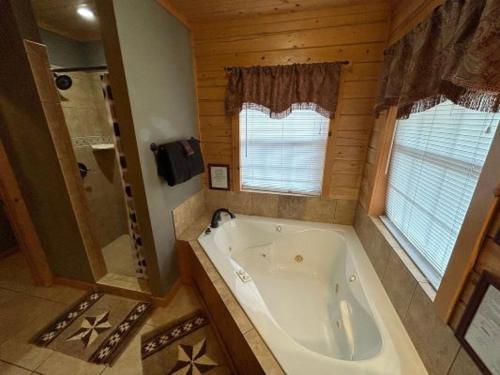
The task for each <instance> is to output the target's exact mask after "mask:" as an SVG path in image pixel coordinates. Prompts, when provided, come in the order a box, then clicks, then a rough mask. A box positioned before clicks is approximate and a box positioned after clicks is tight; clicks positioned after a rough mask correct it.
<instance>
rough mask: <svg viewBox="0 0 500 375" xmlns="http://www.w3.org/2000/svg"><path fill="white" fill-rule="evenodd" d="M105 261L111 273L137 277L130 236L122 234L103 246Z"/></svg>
mask: <svg viewBox="0 0 500 375" xmlns="http://www.w3.org/2000/svg"><path fill="white" fill-rule="evenodd" d="M102 254H103V256H104V262H105V263H106V268H107V269H108V272H109V273H114V274H117V275H123V276H131V277H136V274H135V268H134V259H133V258H132V244H131V243H130V236H129V235H128V234H122V235H121V236H120V237H118V238H116V239H114V240H113V241H111V242H110V243H109V244H107V245H106V246H104V247H103V248H102Z"/></svg>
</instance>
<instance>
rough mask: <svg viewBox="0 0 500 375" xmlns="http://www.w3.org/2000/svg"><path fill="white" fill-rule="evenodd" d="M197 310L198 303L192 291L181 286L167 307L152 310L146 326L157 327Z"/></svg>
mask: <svg viewBox="0 0 500 375" xmlns="http://www.w3.org/2000/svg"><path fill="white" fill-rule="evenodd" d="M199 308H200V303H199V302H198V299H197V297H196V295H195V293H194V291H193V290H192V289H191V288H190V287H188V286H185V285H183V286H181V287H180V288H179V290H178V291H177V294H176V295H175V297H174V299H173V300H172V302H171V303H170V304H169V305H168V306H167V307H159V308H156V309H155V310H154V312H153V314H152V315H151V317H150V318H149V320H148V321H147V324H150V325H152V326H155V327H158V326H161V325H163V324H166V323H168V322H171V321H172V320H175V319H178V318H181V317H183V316H184V315H187V314H189V313H191V312H193V311H195V310H196V309H199Z"/></svg>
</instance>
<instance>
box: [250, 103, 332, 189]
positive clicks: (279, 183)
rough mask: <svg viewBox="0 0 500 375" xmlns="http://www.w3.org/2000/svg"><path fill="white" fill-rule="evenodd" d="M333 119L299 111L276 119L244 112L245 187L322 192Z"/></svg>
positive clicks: (315, 113) (255, 111) (258, 113)
mask: <svg viewBox="0 0 500 375" xmlns="http://www.w3.org/2000/svg"><path fill="white" fill-rule="evenodd" d="M328 125H329V119H328V118H326V117H324V116H322V115H320V114H318V113H317V112H314V111H310V110H295V111H293V112H292V113H291V114H290V115H288V116H287V117H285V118H284V119H279V120H277V119H272V118H270V117H269V116H268V115H266V114H265V113H262V112H260V111H257V110H253V109H244V110H242V111H241V112H240V179H241V188H242V189H243V190H262V191H273V192H281V193H294V194H304V195H320V194H321V185H322V180H323V166H324V164H325V154H326V143H327V138H328Z"/></svg>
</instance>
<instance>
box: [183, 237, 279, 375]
mask: <svg viewBox="0 0 500 375" xmlns="http://www.w3.org/2000/svg"><path fill="white" fill-rule="evenodd" d="M197 235H199V232H198V234H197ZM197 235H196V236H197ZM178 255H179V258H180V259H181V260H180V261H181V262H184V263H188V264H189V266H188V267H181V268H182V269H183V270H187V271H188V272H189V273H190V274H189V277H188V278H189V279H190V280H191V283H192V284H193V286H194V287H195V289H197V290H198V292H199V294H200V295H201V297H202V299H203V300H204V302H205V305H206V307H207V310H208V312H209V313H210V315H211V317H212V320H213V321H214V324H215V327H216V328H217V330H218V332H219V334H220V335H221V337H222V338H223V340H224V343H225V345H226V348H227V350H228V352H229V354H230V355H231V358H232V360H233V363H234V365H235V367H236V368H237V370H238V371H239V373H241V374H252V375H253V374H284V372H283V370H282V369H281V367H280V365H279V364H278V362H277V361H276V359H275V358H274V356H273V354H272V353H271V351H270V350H269V348H268V347H267V345H266V343H265V342H264V340H263V339H262V337H261V336H260V335H259V333H258V332H257V331H256V330H255V328H254V327H253V325H252V323H251V322H250V320H249V319H248V317H247V315H246V314H245V312H244V311H243V309H242V307H241V306H240V305H239V303H238V302H237V301H236V298H235V297H234V296H233V294H232V293H231V291H230V290H229V288H228V286H227V285H226V283H225V282H224V280H223V279H222V277H221V276H220V274H219V273H218V271H217V270H216V269H215V266H214V265H213V264H212V262H211V260H210V259H209V258H208V256H207V255H206V254H205V251H204V250H203V248H202V247H201V246H200V245H199V243H198V241H197V240H196V237H195V238H194V239H192V240H188V241H179V243H178ZM181 272H182V271H181ZM181 277H182V276H181Z"/></svg>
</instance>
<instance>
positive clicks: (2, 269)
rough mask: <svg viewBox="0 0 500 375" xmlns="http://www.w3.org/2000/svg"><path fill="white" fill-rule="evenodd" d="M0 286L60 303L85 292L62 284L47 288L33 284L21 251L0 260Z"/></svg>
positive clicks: (70, 300) (72, 299)
mask: <svg viewBox="0 0 500 375" xmlns="http://www.w3.org/2000/svg"><path fill="white" fill-rule="evenodd" d="M0 288H4V289H8V290H12V291H16V292H19V293H23V294H26V295H29V296H34V297H40V298H45V299H48V300H51V301H55V302H62V303H73V302H74V301H76V300H77V299H79V298H81V297H82V296H83V295H84V294H85V293H86V292H85V291H83V290H79V289H75V288H70V287H66V286H62V285H53V286H51V287H49V288H48V287H42V286H35V285H34V283H33V279H32V277H31V274H30V270H29V268H28V265H27V264H26V260H25V259H24V257H23V255H22V254H21V253H15V254H13V255H11V256H9V257H7V258H3V259H2V260H1V261H0Z"/></svg>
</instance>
